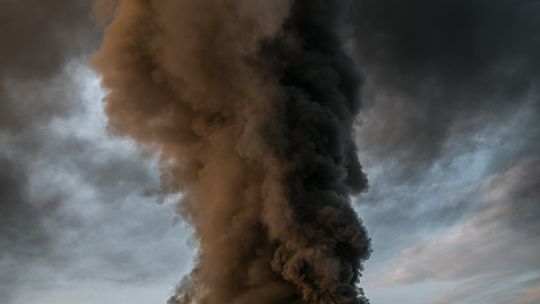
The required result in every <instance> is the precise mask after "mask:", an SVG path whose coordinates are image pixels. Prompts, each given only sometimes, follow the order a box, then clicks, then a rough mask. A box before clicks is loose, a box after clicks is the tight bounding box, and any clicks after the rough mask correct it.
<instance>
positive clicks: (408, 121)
mask: <svg viewBox="0 0 540 304" xmlns="http://www.w3.org/2000/svg"><path fill="white" fill-rule="evenodd" d="M539 12H540V5H539V4H538V2H537V1H534V0H520V1H484V0H473V1H465V0H458V1H448V0H441V1H426V0H415V1H407V2H402V1H394V0H383V1H372V0H364V1H358V10H357V12H356V13H357V16H356V19H355V20H356V21H357V28H356V32H355V35H356V38H357V39H356V42H357V44H356V45H355V52H356V54H357V60H358V61H359V63H360V65H361V66H362V67H363V72H364V78H365V83H366V86H365V91H364V95H365V97H364V104H365V111H363V112H362V113H361V115H360V127H359V132H358V141H359V143H360V147H361V149H362V150H363V151H364V157H365V159H366V162H372V163H375V162H377V163H380V162H386V163H389V162H394V163H395V165H394V166H388V167H391V169H389V171H388V172H387V174H388V177H389V178H390V177H395V178H398V179H399V181H400V182H414V179H415V178H420V177H421V175H422V174H423V173H424V172H425V171H426V170H429V169H430V168H431V167H432V165H433V164H434V163H436V162H438V161H439V159H440V158H441V157H442V156H443V155H444V154H447V153H448V152H453V153H456V154H459V153H462V152H464V151H466V150H467V149H470V148H474V144H475V142H474V140H473V138H472V137H473V135H474V134H475V133H476V132H477V131H478V130H479V129H482V128H485V127H495V126H497V125H498V124H499V123H501V122H502V121H505V120H506V119H508V115H511V113H512V111H514V110H515V109H516V108H517V107H519V106H520V105H523V104H525V103H526V102H529V101H530V97H531V94H534V93H535V92H536V93H537V86H536V83H537V82H538V79H539V75H540V74H539V72H540V61H539V60H538V56H537V54H538V53H539V51H540V42H539V41H538V39H537V38H536V37H538V35H539V33H540V30H539V29H540V24H539V19H538V18H537V15H538V13H539ZM532 97H533V98H534V99H535V103H536V104H537V103H538V96H537V95H533V96H532ZM537 117H538V116H537ZM534 128H536V129H538V124H535V125H534ZM450 138H456V139H458V140H457V143H453V142H450V141H449V139H450Z"/></svg>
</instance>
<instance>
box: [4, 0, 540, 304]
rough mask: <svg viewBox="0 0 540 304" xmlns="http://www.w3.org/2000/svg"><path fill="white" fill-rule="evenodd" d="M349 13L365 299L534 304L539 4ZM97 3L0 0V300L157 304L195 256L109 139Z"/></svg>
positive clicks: (152, 187) (173, 210) (381, 6)
mask: <svg viewBox="0 0 540 304" xmlns="http://www.w3.org/2000/svg"><path fill="white" fill-rule="evenodd" d="M354 3H355V4H356V6H355V7H354V10H353V14H352V16H351V20H350V22H351V23H352V24H353V25H354V26H352V27H351V29H349V31H348V32H346V33H344V34H343V35H344V37H345V40H346V45H345V48H346V49H347V51H348V52H349V54H350V56H351V57H352V58H353V59H354V60H355V62H356V63H357V65H358V68H359V70H360V73H361V75H362V77H361V79H362V85H361V92H362V94H361V99H362V108H361V110H360V113H359V115H358V117H357V118H356V120H355V128H354V139H355V141H356V143H357V146H358V151H357V153H358V157H359V160H360V162H361V163H362V165H363V167H364V170H365V172H366V173H367V176H368V180H369V189H368V190H367V191H366V192H364V193H361V194H360V195H358V196H356V197H355V198H354V199H353V207H354V209H355V210H356V211H357V212H358V214H359V215H360V216H361V218H362V220H363V222H364V224H365V225H366V228H367V230H368V232H369V235H370V237H371V240H372V249H373V252H372V254H371V258H370V259H369V260H368V261H367V263H366V264H365V265H364V268H365V270H364V274H363V277H362V279H361V285H362V287H363V288H364V290H365V292H366V295H367V297H368V298H369V299H370V301H371V303H374V304H379V303H380V304H390V303H395V302H399V303H404V304H408V303H411V304H412V303H414V304H423V303H426V304H443V303H476V304H483V303H492V304H498V303H501V304H502V303H514V304H528V303H529V304H533V303H540V259H539V255H540V224H539V222H538V220H537V218H538V216H540V193H539V192H540V153H539V152H540V101H539V93H540V92H539V90H538V86H537V84H538V80H539V71H540V62H539V60H538V56H537V55H536V54H538V52H539V51H540V26H539V24H538V23H539V20H538V18H537V16H538V14H539V13H540V2H538V1H533V0H514V1H504V0H495V1H493V0H492V1H480V0H472V1H465V0H454V1H449V0H448V1H447V0H437V1H433V0H432V1H427V0H411V1H407V2H400V1H392V0H379V1H369V0H364V1H355V2H354ZM108 4H109V2H107V1H103V2H100V5H102V6H107V5H108ZM91 7H92V4H91V3H90V2H86V1H68V0H65V1H64V0H51V1H38V0H24V1H20V0H19V1H15V0H4V1H0V37H2V41H3V43H2V45H1V47H0V206H1V210H2V212H1V213H0V299H1V300H2V303H6V304H20V303H21V304H22V303H25V304H33V303H36V304H37V303H40V304H62V303H70V304H86V303H104V304H108V303H111V304H112V303H132V304H153V303H165V302H166V301H167V299H168V298H169V297H170V296H171V295H172V294H173V292H174V289H175V286H176V285H177V284H178V282H179V281H180V280H181V279H182V277H183V276H184V275H185V274H187V273H189V271H190V270H191V268H192V265H193V263H194V260H195V257H196V251H197V241H196V240H195V239H194V238H193V231H192V228H190V226H189V224H188V223H187V222H186V221H185V220H184V219H183V218H182V217H181V216H180V215H179V213H178V212H177V209H178V208H177V206H176V203H177V202H178V201H179V200H180V198H181V197H182V194H181V193H177V194H174V195H164V194H163V192H162V191H161V189H162V187H161V185H160V182H161V181H162V180H163V179H164V178H165V177H164V176H163V175H162V174H163V173H161V171H160V165H159V155H157V154H156V153H155V151H153V150H151V149H148V148H147V147H142V146H140V145H138V144H137V143H136V142H135V141H134V140H132V139H130V138H128V137H122V136H119V135H118V134H114V133H113V132H111V130H110V128H109V129H108V127H107V126H108V120H107V117H106V115H105V114H104V101H103V98H104V96H105V94H106V90H105V89H103V88H102V87H101V86H100V76H99V75H98V74H97V73H96V72H94V71H93V69H92V68H91V64H90V62H91V60H92V58H93V56H94V54H95V52H96V51H97V50H98V48H99V45H100V41H101V39H102V35H103V33H102V30H101V29H100V28H99V27H98V26H96V25H94V23H95V22H97V23H100V22H106V21H104V20H107V18H108V16H107V15H99V16H96V14H94V15H92V8H91ZM92 16H93V17H92Z"/></svg>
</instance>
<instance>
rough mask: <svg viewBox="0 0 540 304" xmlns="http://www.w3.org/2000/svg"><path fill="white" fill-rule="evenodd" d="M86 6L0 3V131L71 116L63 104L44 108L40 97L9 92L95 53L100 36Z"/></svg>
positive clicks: (79, 1)
mask: <svg viewBox="0 0 540 304" xmlns="http://www.w3.org/2000/svg"><path fill="white" fill-rule="evenodd" d="M90 2H91V1H84V0H75V1H69V0H52V1H39V0H24V1H17V0H4V1H1V2H0V38H1V39H2V43H1V47H0V128H2V129H12V128H17V127H19V128H20V127H24V125H28V124H29V123H37V122H38V121H39V120H40V119H45V120H47V119H48V118H50V116H52V115H60V114H62V113H64V112H66V111H69V105H68V104H69V103H68V102H67V100H56V101H55V102H52V103H44V102H42V101H41V100H40V98H39V95H37V94H36V95H33V96H29V95H30V94H31V93H30V92H19V91H17V88H12V87H13V86H16V85H17V84H18V83H19V82H21V81H25V82H27V81H41V80H46V79H49V78H50V77H52V76H54V75H56V74H58V73H59V72H60V71H61V69H62V68H63V67H64V64H65V63H66V62H67V61H68V60H70V59H71V58H73V57H75V56H77V55H80V54H81V53H86V52H89V51H91V50H92V48H93V47H95V45H96V43H95V42H96V41H97V39H96V38H97V37H98V31H96V30H95V28H94V26H93V25H92V24H91V21H90V9H91V3H90ZM21 93H25V95H26V96H24V97H20V96H19V95H20V94H21Z"/></svg>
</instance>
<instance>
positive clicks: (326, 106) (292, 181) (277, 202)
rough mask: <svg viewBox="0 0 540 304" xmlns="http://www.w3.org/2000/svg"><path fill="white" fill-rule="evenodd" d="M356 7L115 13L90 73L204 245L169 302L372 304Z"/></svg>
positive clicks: (244, 6)
mask: <svg viewBox="0 0 540 304" xmlns="http://www.w3.org/2000/svg"><path fill="white" fill-rule="evenodd" d="M348 5H350V3H349V2H347V1H338V2H328V1H284V0H278V1H234V2H228V3H226V4H225V3H221V2H217V1H210V0H205V1H182V2H174V1H121V2H120V3H119V6H118V7H117V10H116V15H115V18H114V20H113V21H112V23H111V25H110V26H109V27H108V28H107V31H106V35H105V39H104V42H103V45H102V48H101V50H100V52H99V53H98V54H97V56H96V58H95V61H94V66H95V67H96V69H97V70H98V71H99V72H100V73H101V74H102V75H103V84H104V86H105V87H106V88H108V89H109V90H110V93H109V95H108V96H107V98H106V105H107V109H106V110H107V115H108V117H109V119H110V127H111V129H112V130H114V131H115V132H117V133H119V134H124V135H128V136H130V137H133V138H135V139H136V140H138V141H139V142H140V143H141V144H143V145H149V146H152V147H154V148H156V149H157V150H159V151H160V153H161V155H162V166H163V169H164V172H166V174H167V175H168V176H169V177H170V178H169V181H168V185H170V187H171V189H170V190H171V191H178V190H181V191H182V192H183V194H184V199H183V201H182V202H181V204H180V205H179V208H180V209H181V210H182V212H183V214H184V215H185V216H186V217H187V218H188V219H189V220H190V221H191V223H192V224H193V226H194V228H195V231H196V236H197V238H198V240H199V245H200V246H199V256H198V260H197V261H198V262H197V265H196V268H195V270H194V272H193V273H192V274H191V277H190V278H188V279H187V281H184V282H183V284H182V286H181V287H180V289H179V292H178V293H177V295H176V296H174V297H173V298H171V300H170V303H195V302H204V303H253V302H257V303H275V302H279V303H300V302H302V303H367V302H368V301H367V299H365V297H364V296H363V292H362V290H361V289H359V288H358V287H357V285H356V284H357V282H358V279H359V276H360V270H361V268H362V266H361V263H362V261H363V260H365V259H367V258H368V256H369V253H370V247H369V239H368V237H367V233H366V231H365V229H364V227H363V225H362V223H361V222H360V220H359V219H358V218H357V215H356V213H355V212H354V211H353V209H352V207H351V205H350V198H349V195H350V194H354V193H358V192H360V191H363V190H365V189H366V187H367V181H366V177H365V175H364V173H363V172H362V169H361V166H360V164H359V163H358V159H357V156H356V153H355V151H356V148H355V145H354V142H353V140H352V138H351V131H352V130H351V129H352V123H353V119H354V116H355V115H356V113H357V112H358V110H359V104H358V100H357V92H356V91H357V85H358V77H357V75H356V72H355V70H354V68H353V62H352V60H350V59H349V58H348V57H347V56H346V55H345V53H344V52H343V50H342V45H341V42H340V40H339V38H338V35H337V33H336V32H337V29H338V27H341V26H343V25H342V24H340V23H341V22H339V19H340V18H341V17H342V16H344V14H345V12H346V11H345V9H347V8H348Z"/></svg>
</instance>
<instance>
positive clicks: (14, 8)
mask: <svg viewBox="0 0 540 304" xmlns="http://www.w3.org/2000/svg"><path fill="white" fill-rule="evenodd" d="M103 3H105V1H103ZM92 5H93V4H92V1H84V0H80V1H78V0H77V1H73V0H51V1H39V0H24V1H20V0H3V1H0V39H1V42H0V208H1V210H2V212H1V213H0V285H1V286H2V288H0V299H2V301H4V302H6V303H10V299H11V296H12V295H13V294H14V293H16V292H17V290H18V289H21V288H23V286H25V284H27V283H28V280H31V277H32V273H33V269H32V266H31V265H37V264H39V263H41V264H40V265H41V267H42V266H43V265H55V264H56V265H58V263H59V261H60V260H59V259H61V260H63V261H64V262H65V261H67V259H70V258H72V256H71V255H73V254H74V253H73V252H72V250H71V251H70V250H66V249H64V250H59V249H58V248H57V246H59V245H62V246H65V245H66V244H65V242H67V240H68V239H69V234H66V233H67V232H66V231H68V232H69V231H70V232H71V233H77V234H81V235H83V234H85V233H87V232H85V231H86V230H85V229H88V227H87V224H85V223H86V222H87V221H89V219H88V218H87V215H85V214H84V207H83V208H81V210H79V211H80V214H79V213H77V212H72V211H66V210H65V209H66V206H67V205H68V204H70V205H73V204H81V205H83V204H84V203H86V204H91V205H92V206H94V207H93V208H97V207H98V206H100V204H101V203H102V202H105V203H109V204H111V205H112V204H113V203H114V204H117V205H119V206H123V205H122V201H123V199H125V198H123V197H122V195H129V196H130V197H131V198H132V199H133V200H135V201H136V200H137V199H139V198H140V197H147V198H149V199H151V200H156V199H157V197H156V195H157V194H158V192H159V188H158V187H157V184H156V180H155V177H154V176H152V174H151V173H150V172H151V171H150V169H149V168H147V167H145V165H142V164H141V159H142V158H143V157H142V156H141V155H138V154H133V153H128V152H126V151H128V150H126V149H117V150H116V152H115V151H111V150H110V149H108V148H107V147H103V146H100V145H99V144H96V142H95V141H94V140H95V139H85V138H80V137H79V136H77V135H74V134H61V132H60V131H61V130H56V131H55V130H53V127H54V124H55V123H57V122H58V121H60V120H63V119H68V118H69V117H74V116H77V115H81V114H84V107H85V105H84V103H85V102H88V100H84V99H83V97H82V96H81V91H82V90H84V84H83V83H81V82H84V81H87V80H85V79H79V77H80V75H77V74H78V73H79V72H80V71H77V70H76V69H74V68H73V66H76V65H77V64H74V63H73V62H76V61H84V60H85V59H84V58H85V57H86V56H88V55H89V54H90V53H91V52H92V51H93V50H94V49H95V48H96V46H97V45H98V43H97V42H98V40H99V34H100V33H99V31H98V30H97V29H96V27H95V26H94V25H93V24H92V21H91V20H90V18H91V17H90V15H91V8H92ZM81 58H83V59H81ZM70 62H71V63H73V64H71V67H69V66H67V65H68V63H70ZM94 90H97V87H96V88H94ZM98 99H99V97H98V96H96V100H92V101H91V102H96V103H97V102H98ZM86 118H88V117H86ZM83 121H84V120H79V122H83ZM65 127H66V128H70V131H73V129H76V128H77V127H80V124H78V123H76V122H72V123H71V124H67V125H65ZM90 127H94V128H95V127H97V126H95V125H94V126H90ZM63 132H64V133H66V132H65V130H63ZM67 133H69V131H68V132H67ZM117 153H124V154H117ZM126 153H127V154H126ZM85 189H86V190H85ZM97 189H99V191H97ZM81 191H87V192H88V193H92V192H98V194H96V197H95V199H96V200H97V201H99V202H92V201H90V202H88V197H85V196H84V195H82V196H77V195H76V193H77V192H81ZM120 193H122V194H120ZM70 208H73V207H72V206H71V207H70ZM118 208H121V207H113V208H112V209H118ZM68 210H69V209H68ZM126 213H127V212H126ZM102 225H103V226H104V227H105V226H106V225H108V223H103V224H102ZM159 227H160V226H159ZM96 233H97V231H96ZM141 235H144V234H142V233H141ZM81 237H82V236H81ZM86 239H87V240H88V239H89V237H86ZM96 243H97V242H96ZM80 246H81V247H84V246H83V245H82V244H81V245H80ZM69 248H72V247H69ZM109 248H110V249H108V250H109V251H114V250H119V249H118V248H117V247H115V246H113V245H111V246H110V247H109ZM87 249H89V251H91V250H92V248H87ZM96 250H97V251H98V252H100V251H99V250H98V249H96ZM106 253H107V249H103V250H101V253H98V254H101V256H105V257H103V260H104V261H106V260H107V258H106ZM104 263H105V264H106V263H107V262H104ZM109 264H110V265H119V263H115V262H114V261H111V262H110V263H109ZM134 264H136V263H132V264H130V265H132V266H133V265H134ZM135 267H137V266H135ZM64 268H67V267H65V266H63V267H62V269H64ZM107 268H108V269H112V268H110V267H107ZM113 268H114V267H113ZM127 268H133V267H127Z"/></svg>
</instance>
